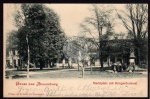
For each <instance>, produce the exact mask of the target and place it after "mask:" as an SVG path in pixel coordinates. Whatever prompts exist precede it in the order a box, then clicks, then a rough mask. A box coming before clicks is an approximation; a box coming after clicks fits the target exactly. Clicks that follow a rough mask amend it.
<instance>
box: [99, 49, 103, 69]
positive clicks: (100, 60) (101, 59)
mask: <svg viewBox="0 0 150 99" xmlns="http://www.w3.org/2000/svg"><path fill="white" fill-rule="evenodd" d="M99 53H100V54H99V57H100V58H99V62H100V65H101V68H103V57H102V56H103V55H102V52H101V51H100V52H99Z"/></svg>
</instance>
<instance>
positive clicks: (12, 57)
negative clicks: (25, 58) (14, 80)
mask: <svg viewBox="0 0 150 99" xmlns="http://www.w3.org/2000/svg"><path fill="white" fill-rule="evenodd" d="M21 65H22V60H21V59H20V58H19V55H18V51H17V50H16V49H11V50H9V51H7V52H6V66H7V67H11V68H16V67H18V66H21Z"/></svg>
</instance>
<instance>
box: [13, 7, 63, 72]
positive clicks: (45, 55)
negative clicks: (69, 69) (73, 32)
mask: <svg viewBox="0 0 150 99" xmlns="http://www.w3.org/2000/svg"><path fill="white" fill-rule="evenodd" d="M21 8H22V12H23V15H24V17H25V19H24V22H25V23H24V25H23V26H22V27H21V28H19V30H18V36H17V37H18V39H19V42H18V45H19V46H18V50H19V55H20V56H21V57H22V58H23V59H24V60H27V41H26V38H28V40H29V50H30V61H31V62H39V63H40V65H43V64H44V62H45V61H46V60H50V61H53V60H54V59H55V60H57V59H58V58H61V57H62V46H63V43H64V41H65V35H64V33H63V31H62V29H61V27H60V23H59V17H58V16H57V14H56V13H55V12H54V11H53V10H52V9H49V8H47V7H46V6H44V5H41V4H22V5H21ZM16 23H17V22H16ZM41 69H42V67H41Z"/></svg>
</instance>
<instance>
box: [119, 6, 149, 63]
mask: <svg viewBox="0 0 150 99" xmlns="http://www.w3.org/2000/svg"><path fill="white" fill-rule="evenodd" d="M125 8H126V11H120V12H118V17H119V19H121V21H122V23H123V25H124V27H125V28H126V29H127V30H128V33H129V35H130V37H131V38H133V39H134V45H135V47H136V49H135V53H136V54H135V55H136V57H137V64H139V62H140V54H141V53H142V50H143V44H141V43H143V40H144V39H146V38H147V34H148V5H147V4H126V5H125Z"/></svg>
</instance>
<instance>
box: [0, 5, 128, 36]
mask: <svg viewBox="0 0 150 99" xmlns="http://www.w3.org/2000/svg"><path fill="white" fill-rule="evenodd" d="M46 6H48V7H50V8H52V9H53V10H54V11H55V12H56V13H57V14H58V15H59V17H60V23H61V26H62V28H63V30H64V32H65V33H66V35H67V36H77V35H78V34H79V33H80V32H81V29H80V27H79V24H80V23H82V21H83V20H84V19H85V17H87V16H90V13H91V12H90V11H89V7H90V6H91V5H90V4H46ZM113 6H114V7H116V8H117V9H124V5H122V4H115V5H113ZM14 11H15V9H14V6H13V5H12V4H5V5H4V13H3V15H4V20H3V21H4V33H8V32H10V31H11V30H14V29H16V28H15V26H14V24H13V16H12V15H13V13H14ZM117 22H118V23H117V24H116V25H115V28H114V30H115V32H116V33H119V32H126V29H125V28H124V27H123V26H122V23H121V22H120V21H117Z"/></svg>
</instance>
